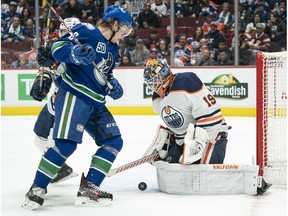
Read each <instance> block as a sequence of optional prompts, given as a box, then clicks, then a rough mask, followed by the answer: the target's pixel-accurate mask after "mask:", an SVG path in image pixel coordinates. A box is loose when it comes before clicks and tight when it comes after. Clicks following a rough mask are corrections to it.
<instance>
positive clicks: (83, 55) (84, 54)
mask: <svg viewBox="0 0 288 216" xmlns="http://www.w3.org/2000/svg"><path fill="white" fill-rule="evenodd" d="M95 58H96V52H95V51H94V49H93V47H92V46H90V45H89V44H87V43H86V44H83V48H81V47H80V46H79V45H75V46H73V48H72V51H71V53H70V60H71V61H72V63H74V64H77V65H79V64H83V65H89V64H92V62H93V61H94V59H95Z"/></svg>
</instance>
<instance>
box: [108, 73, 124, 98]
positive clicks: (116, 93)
mask: <svg viewBox="0 0 288 216" xmlns="http://www.w3.org/2000/svg"><path fill="white" fill-rule="evenodd" d="M109 82H110V83H111V85H112V86H113V89H112V90H110V89H109V87H108V86H106V89H105V91H106V92H107V94H108V95H109V96H110V97H111V98H113V99H114V100H116V99H119V98H121V97H122V95H123V88H122V86H121V85H120V83H119V82H118V80H117V79H115V78H111V79H110V80H109Z"/></svg>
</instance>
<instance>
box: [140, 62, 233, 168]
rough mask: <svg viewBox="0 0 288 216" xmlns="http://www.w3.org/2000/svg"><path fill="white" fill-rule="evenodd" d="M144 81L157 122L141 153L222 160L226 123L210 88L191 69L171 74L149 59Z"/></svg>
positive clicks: (172, 158) (186, 161)
mask: <svg viewBox="0 0 288 216" xmlns="http://www.w3.org/2000/svg"><path fill="white" fill-rule="evenodd" d="M144 82H145V83H146V84H147V85H148V86H149V87H150V88H151V89H152V90H153V97H152V101H153V102H152V105H153V110H154V111H155V112H156V113H157V114H158V115H159V116H160V117H161V118H162V120H163V122H164V123H165V125H166V127H164V126H160V127H159V129H158V131H157V134H156V136H155V139H154V141H153V142H152V144H151V145H150V147H149V148H148V149H147V151H146V152H145V155H149V154H152V153H153V152H154V151H155V150H157V151H159V153H160V157H161V158H162V159H163V160H165V161H167V162H169V163H181V164H192V163H194V164H197V163H198V164H199V163H201V164H222V163H223V161H224V158H225V152H226V145H227V142H228V140H227V134H228V126H227V124H226V122H225V120H224V118H223V116H222V112H221V109H220V107H219V105H218V104H217V101H216V99H215V98H214V97H213V95H212V94H211V92H210V91H209V90H208V89H207V87H206V86H205V85H204V84H203V82H202V81H201V80H200V79H199V78H198V77H197V76H196V74H194V73H192V72H183V73H176V74H173V73H172V71H171V70H170V68H169V66H168V65H167V64H166V63H165V62H163V61H162V60H150V61H148V62H147V63H146V65H145V69H144Z"/></svg>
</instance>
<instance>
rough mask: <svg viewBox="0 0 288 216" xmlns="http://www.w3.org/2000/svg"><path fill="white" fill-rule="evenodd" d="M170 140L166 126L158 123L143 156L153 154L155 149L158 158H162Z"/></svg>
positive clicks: (166, 151) (164, 156) (165, 155)
mask: <svg viewBox="0 0 288 216" xmlns="http://www.w3.org/2000/svg"><path fill="white" fill-rule="evenodd" d="M170 142H171V132H170V131H169V130H168V129H167V128H165V127H163V126H161V125H160V126H159V127H158V129H157V131H156V134H155V136H154V139H153V141H152V143H151V145H150V146H149V147H148V149H147V150H146V152H145V153H144V155H143V157H145V156H149V155H151V154H153V153H154V152H155V151H158V152H159V156H160V158H162V159H164V158H166V157H167V154H168V150H169V146H170Z"/></svg>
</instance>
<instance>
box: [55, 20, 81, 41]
mask: <svg viewBox="0 0 288 216" xmlns="http://www.w3.org/2000/svg"><path fill="white" fill-rule="evenodd" d="M64 23H65V25H64V24H63V23H61V24H60V26H59V36H60V37H63V36H64V35H65V34H66V33H67V32H68V30H67V27H68V28H69V29H72V28H73V27H74V26H75V25H77V24H79V23H81V22H80V20H79V19H78V18H74V17H73V18H66V19H64Z"/></svg>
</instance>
